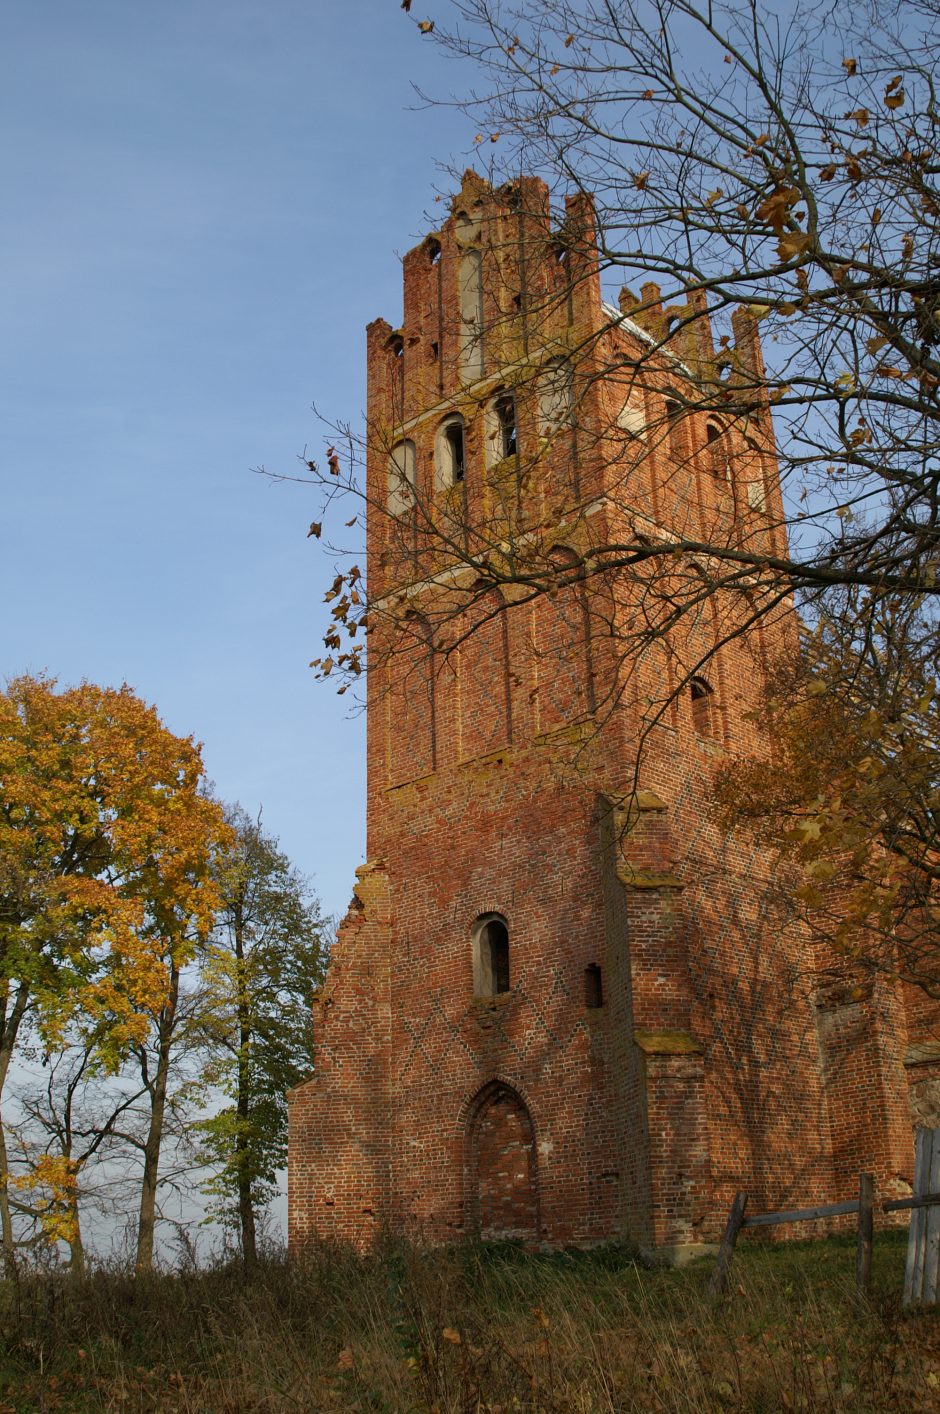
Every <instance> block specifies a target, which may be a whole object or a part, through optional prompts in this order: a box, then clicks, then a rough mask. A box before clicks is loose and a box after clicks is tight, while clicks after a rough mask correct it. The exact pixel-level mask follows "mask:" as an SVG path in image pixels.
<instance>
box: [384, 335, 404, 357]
mask: <svg viewBox="0 0 940 1414" xmlns="http://www.w3.org/2000/svg"><path fill="white" fill-rule="evenodd" d="M385 347H386V348H387V349H388V351H389V353H390V354H392V355H393V356H394V357H395V358H402V357H403V356H404V353H405V341H404V339H403V338H402V336H401V334H390V335H389V338H388V343H387V344H386V345H385Z"/></svg>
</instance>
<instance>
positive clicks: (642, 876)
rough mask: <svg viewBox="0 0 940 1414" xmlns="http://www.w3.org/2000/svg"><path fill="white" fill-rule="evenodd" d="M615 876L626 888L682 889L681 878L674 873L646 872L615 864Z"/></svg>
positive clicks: (683, 886)
mask: <svg viewBox="0 0 940 1414" xmlns="http://www.w3.org/2000/svg"><path fill="white" fill-rule="evenodd" d="M617 878H618V879H619V880H620V882H621V884H623V885H624V887H625V888H627V889H684V888H685V885H684V884H683V882H682V880H681V879H680V878H678V877H677V875H675V874H647V873H646V872H645V871H644V870H642V869H631V868H630V866H629V865H628V864H618V865H617Z"/></svg>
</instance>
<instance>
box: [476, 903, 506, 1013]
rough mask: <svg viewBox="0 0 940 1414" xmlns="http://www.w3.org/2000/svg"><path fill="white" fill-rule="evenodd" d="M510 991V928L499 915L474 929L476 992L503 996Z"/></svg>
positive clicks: (478, 924) (490, 915) (488, 995)
mask: <svg viewBox="0 0 940 1414" xmlns="http://www.w3.org/2000/svg"><path fill="white" fill-rule="evenodd" d="M508 991H509V929H508V928H507V926H506V920H505V919H504V918H500V917H499V915H498V914H489V915H488V916H486V917H484V918H481V919H479V920H478V922H477V924H476V927H475V928H474V930H473V993H474V996H477V997H499V996H502V995H503V994H504V993H506V992H508Z"/></svg>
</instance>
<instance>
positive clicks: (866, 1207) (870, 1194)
mask: <svg viewBox="0 0 940 1414" xmlns="http://www.w3.org/2000/svg"><path fill="white" fill-rule="evenodd" d="M874 1220H875V1180H874V1177H873V1175H872V1174H870V1173H860V1174H859V1176H858V1248H857V1250H856V1253H855V1285H856V1286H857V1288H858V1294H859V1296H868V1294H869V1293H870V1291H871V1243H872V1235H873V1233H874V1225H875V1224H874Z"/></svg>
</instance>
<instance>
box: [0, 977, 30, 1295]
mask: <svg viewBox="0 0 940 1414" xmlns="http://www.w3.org/2000/svg"><path fill="white" fill-rule="evenodd" d="M9 1000H10V983H9V982H7V983H5V985H4V988H3V996H2V1007H0V1097H2V1095H3V1087H4V1085H5V1084H6V1078H7V1074H8V1073H9V1070H10V1061H11V1060H12V1059H13V1050H14V1047H15V1046H16V1038H17V1035H18V1033H19V1029H20V1023H21V1022H22V1020H23V1017H24V1016H25V1014H26V1007H27V1004H28V1002H29V987H28V986H27V985H26V983H25V982H21V983H20V984H19V986H18V987H17V989H16V992H15V994H14V998H13V1006H12V1009H11V1010H10V1012H9V1014H8V1013H7V1004H8V1003H9ZM0 1249H2V1252H3V1271H4V1275H5V1276H8V1277H12V1276H14V1275H15V1274H16V1244H15V1242H14V1239H13V1216H12V1214H11V1212H10V1169H9V1163H8V1159H7V1143H6V1135H5V1134H4V1131H3V1118H2V1115H0Z"/></svg>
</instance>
